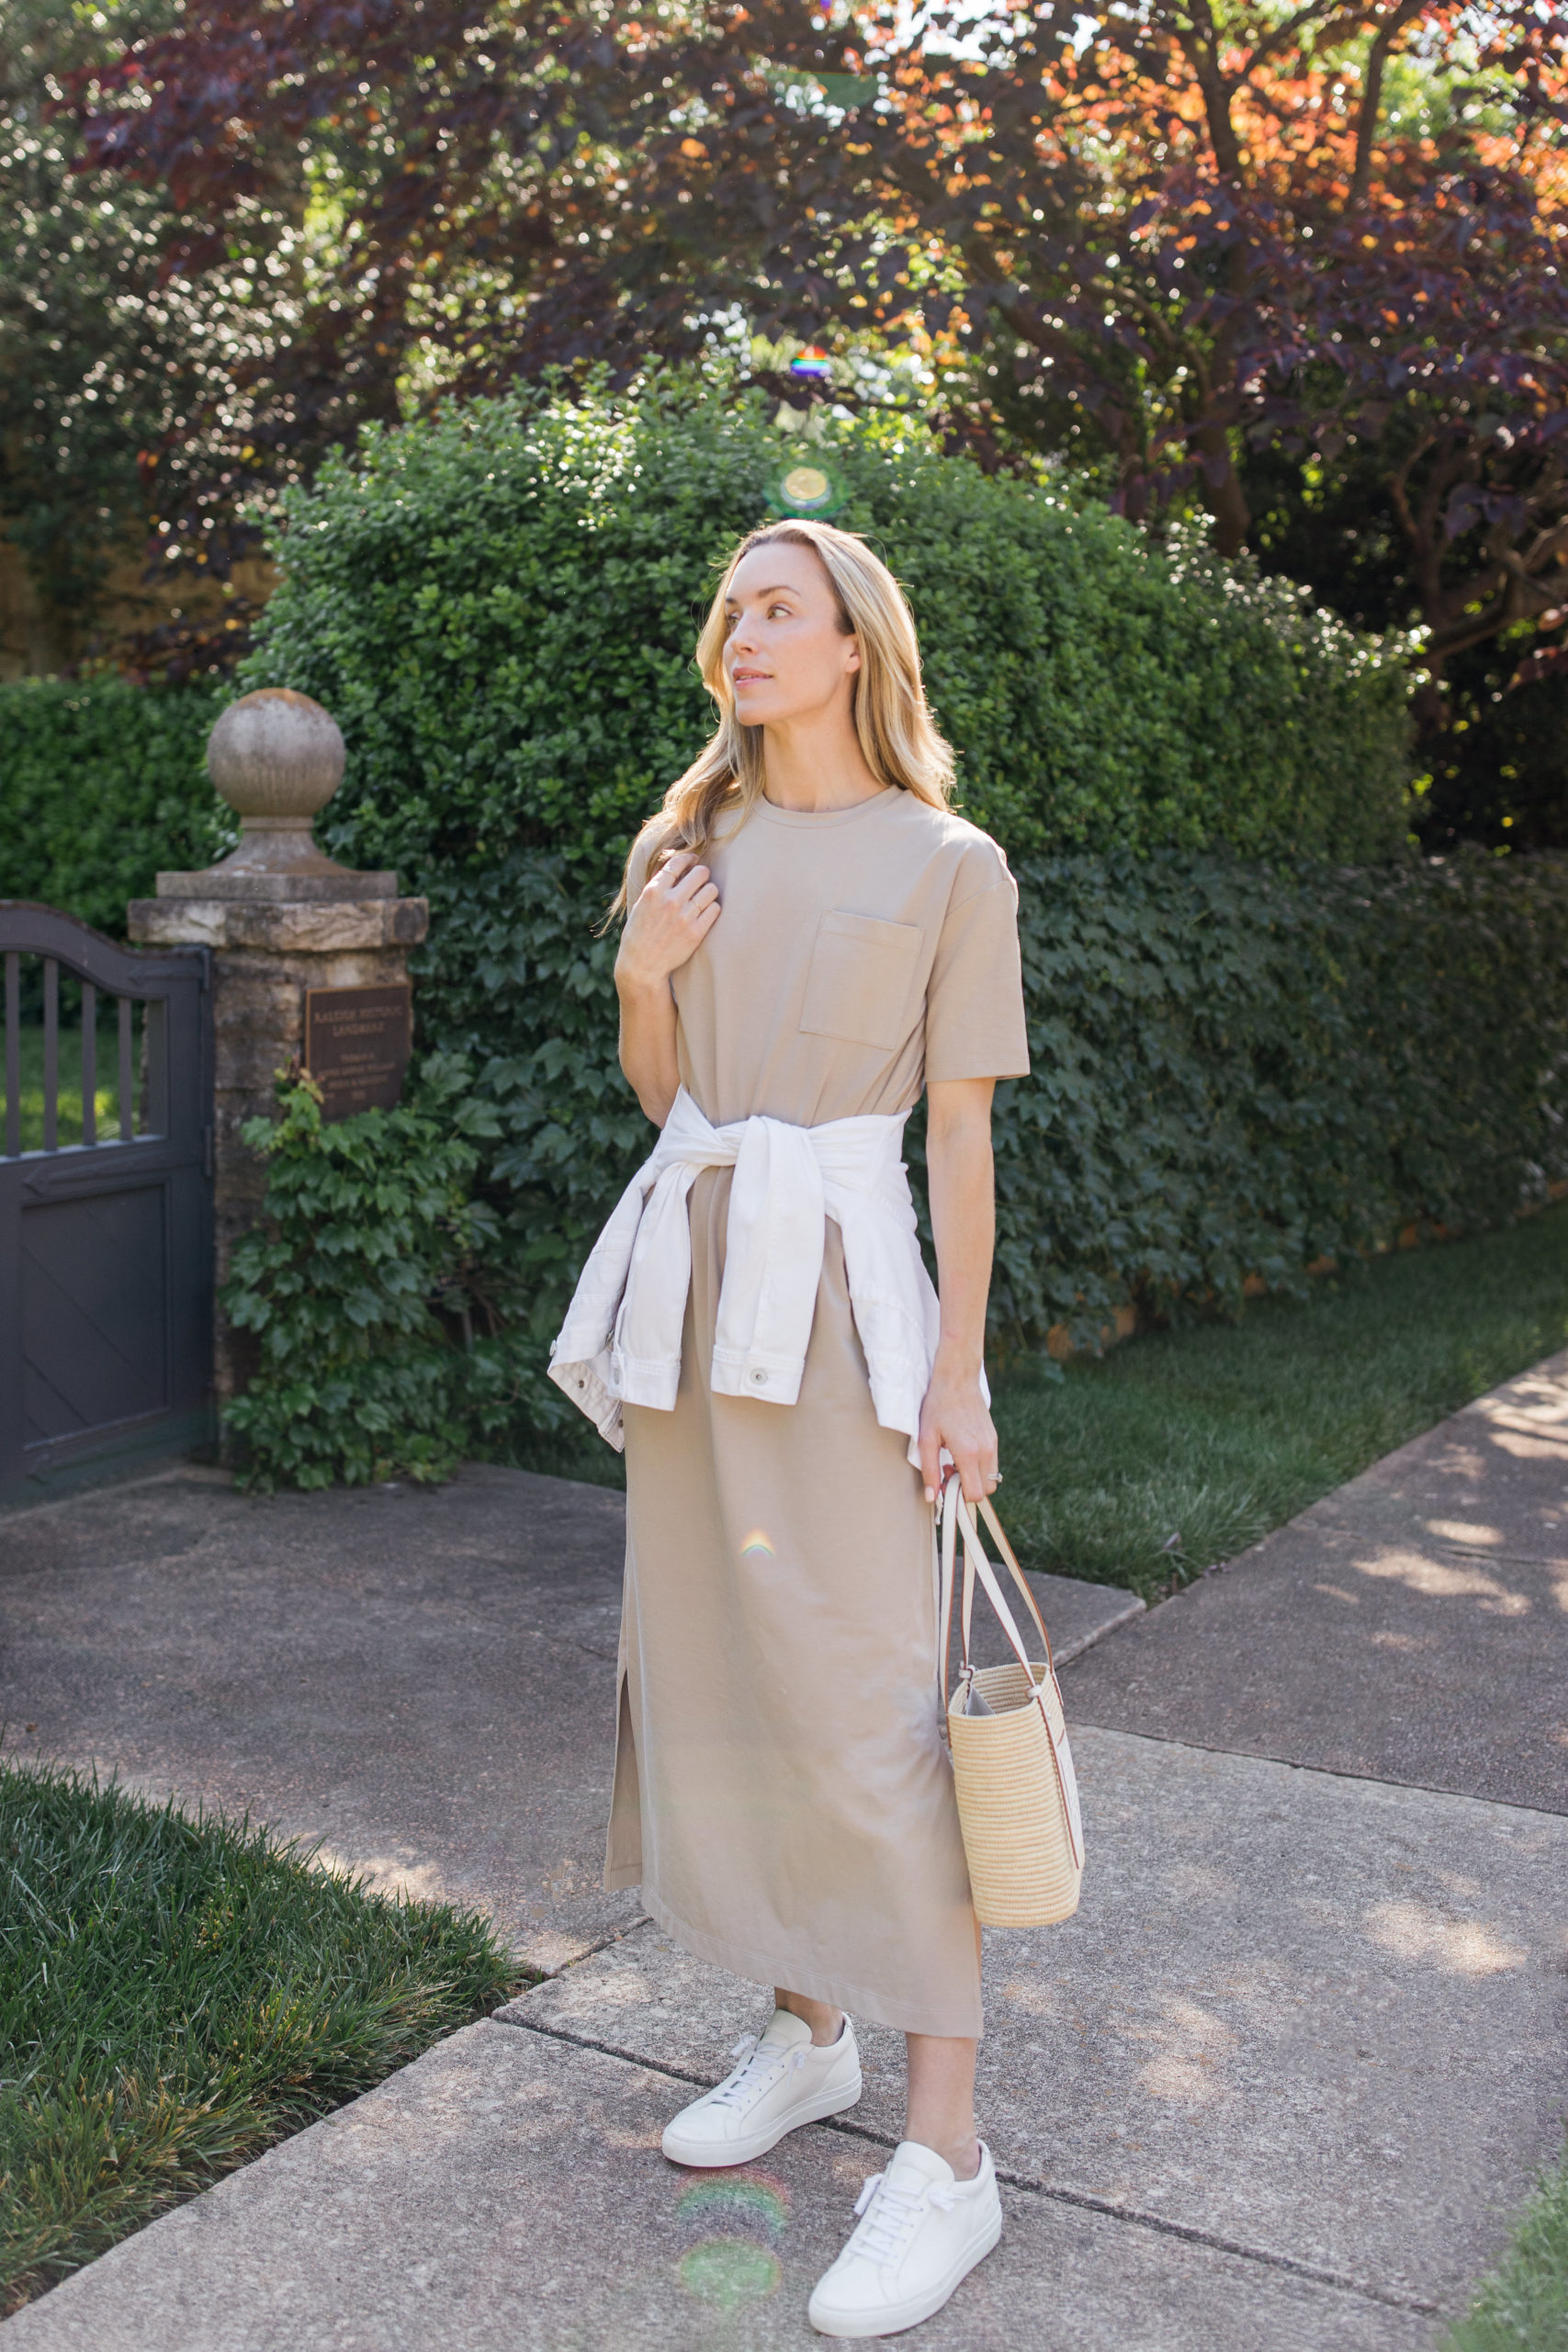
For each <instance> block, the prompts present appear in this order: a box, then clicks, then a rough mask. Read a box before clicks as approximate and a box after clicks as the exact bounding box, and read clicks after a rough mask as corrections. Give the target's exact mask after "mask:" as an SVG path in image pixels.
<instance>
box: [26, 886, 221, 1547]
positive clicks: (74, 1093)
mask: <svg viewBox="0 0 1568 2352" xmlns="http://www.w3.org/2000/svg"><path fill="white" fill-rule="evenodd" d="M0 958H3V961H4V968H5V1098H4V1101H5V1107H4V1116H3V1120H0V1499H4V1500H6V1501H7V1502H10V1501H17V1500H19V1499H22V1498H25V1497H26V1496H27V1495H28V1494H29V1493H32V1494H38V1493H41V1492H44V1491H47V1490H48V1488H49V1487H51V1486H53V1485H56V1484H58V1483H61V1482H62V1481H65V1480H68V1479H70V1478H73V1477H74V1476H76V1475H78V1474H79V1473H81V1474H85V1473H86V1467H87V1465H89V1464H92V1465H99V1464H106V1463H107V1462H109V1461H112V1460H115V1459H116V1458H120V1459H127V1458H133V1457H135V1456H137V1455H139V1454H142V1453H152V1452H162V1451H169V1452H173V1451H175V1450H176V1449H178V1448H180V1447H182V1446H186V1445H189V1444H192V1443H196V1442H201V1441H203V1440H205V1439H206V1438H208V1437H209V1435H210V1434H211V1431H212V1024H211V1018H210V1012H211V997H210V985H211V983H210V958H209V955H208V952H207V950H206V949H205V948H203V947H179V948H169V949H163V950H159V951H156V952H148V951H139V950H135V949H129V948H125V947H120V946H117V945H116V944H115V942H114V941H113V940H110V939H106V938H104V936H103V935H102V933H99V932H96V931H92V930H90V929H89V928H88V926H87V925H86V924H85V923H84V922H77V921H76V920H75V918H74V917H73V916H72V915H66V914H61V913H60V912H58V910H56V909H54V908H52V907H39V906H30V905H28V904H26V903H25V902H23V901H20V900H17V899H0ZM106 1000H109V1001H106ZM111 1001H112V1002H111ZM62 1080H63V1083H62Z"/></svg>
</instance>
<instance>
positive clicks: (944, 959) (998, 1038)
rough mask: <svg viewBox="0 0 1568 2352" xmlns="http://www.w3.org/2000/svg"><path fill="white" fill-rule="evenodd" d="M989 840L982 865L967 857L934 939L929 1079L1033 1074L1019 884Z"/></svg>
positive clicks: (928, 1021)
mask: <svg viewBox="0 0 1568 2352" xmlns="http://www.w3.org/2000/svg"><path fill="white" fill-rule="evenodd" d="M985 846H986V849H987V852H988V853H989V855H988V856H987V857H986V859H985V863H984V865H983V866H980V861H979V859H977V858H976V859H968V858H966V859H965V860H964V870H963V871H961V873H960V875H959V876H958V880H957V884H956V886H955V888H954V891H953V902H952V903H950V905H949V907H948V910H947V913H946V915H945V917H944V919H943V922H942V934H941V937H940V938H939V939H938V941H937V950H936V960H935V962H934V963H933V965H932V967H931V982H930V985H929V987H928V989H927V991H926V1080H927V1083H928V1084H929V1083H930V1082H931V1080H932V1079H935V1080H939V1081H940V1080H942V1079H949V1078H1027V1077H1028V1075H1029V1032H1028V1029H1027V1027H1026V1026H1025V1023H1024V1016H1023V974H1022V969H1021V964H1020V959H1019V951H1018V885H1017V884H1016V883H1015V882H1014V880H1013V878H1012V876H1011V875H1010V873H1009V872H1008V868H1007V861H1006V860H1005V858H1004V857H1003V856H1002V854H1001V852H1000V851H999V850H998V848H997V847H996V846H995V844H994V843H993V842H987V843H986V845H985ZM976 866H980V872H979V874H978V875H976V873H975V872H974V870H973V869H974V868H975V867H976ZM987 869H988V871H987ZM976 879H978V880H979V882H980V887H979V888H977V889H976V888H974V887H973V884H974V882H975V881H976Z"/></svg>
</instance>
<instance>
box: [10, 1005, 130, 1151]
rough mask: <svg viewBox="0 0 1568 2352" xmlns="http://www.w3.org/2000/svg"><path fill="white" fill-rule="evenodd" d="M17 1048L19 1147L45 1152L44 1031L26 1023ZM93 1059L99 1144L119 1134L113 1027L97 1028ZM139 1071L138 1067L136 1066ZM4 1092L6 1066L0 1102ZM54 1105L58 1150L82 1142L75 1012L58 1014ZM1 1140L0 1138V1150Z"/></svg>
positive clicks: (79, 1039) (115, 1033)
mask: <svg viewBox="0 0 1568 2352" xmlns="http://www.w3.org/2000/svg"><path fill="white" fill-rule="evenodd" d="M18 1042H19V1044H20V1046H21V1071H20V1076H21V1081H22V1082H21V1089H20V1102H19V1107H20V1112H21V1138H20V1140H21V1146H22V1149H23V1150H24V1151H41V1150H42V1149H43V1028H42V1025H41V1023H37V1022H24V1023H22V1028H21V1035H20V1038H19V1040H18ZM95 1043H96V1059H95V1065H94V1069H93V1103H94V1114H95V1116H96V1120H97V1127H98V1138H99V1140H100V1142H102V1141H104V1140H105V1139H107V1138H109V1137H112V1136H115V1135H117V1134H118V1131H119V1033H118V1029H117V1028H116V1027H115V1025H114V1023H113V1022H112V1021H108V1020H101V1021H100V1022H99V1023H98V1026H97V1032H96V1039H95ZM136 1051H137V1055H138V1057H140V1054H141V1028H140V1025H138V1028H137V1031H136ZM138 1066H140V1065H139V1063H138ZM4 1088H5V1070H4V1066H3V1065H0V1099H3V1096H4ZM55 1102H56V1104H57V1106H58V1118H59V1125H60V1134H59V1140H60V1143H61V1145H62V1147H63V1146H65V1145H67V1144H73V1143H80V1142H81V1140H82V1023H81V1016H80V1013H79V1012H71V1013H70V1014H69V1017H67V1016H66V1014H64V1013H62V1019H61V1023H60V1075H59V1080H58V1082H57V1091H56V1094H55ZM3 1147H4V1137H3V1136H0V1148H3Z"/></svg>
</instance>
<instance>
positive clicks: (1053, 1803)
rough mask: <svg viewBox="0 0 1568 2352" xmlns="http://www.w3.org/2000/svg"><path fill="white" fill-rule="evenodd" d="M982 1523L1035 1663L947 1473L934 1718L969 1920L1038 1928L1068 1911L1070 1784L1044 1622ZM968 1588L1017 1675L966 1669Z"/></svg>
mask: <svg viewBox="0 0 1568 2352" xmlns="http://www.w3.org/2000/svg"><path fill="white" fill-rule="evenodd" d="M980 1515H981V1517H982V1518H983V1519H984V1521H985V1522H986V1524H987V1527H988V1528H989V1530H990V1532H991V1533H992V1534H993V1535H994V1536H995V1538H996V1541H997V1548H998V1552H999V1553H1000V1555H1001V1556H1002V1558H1003V1559H1004V1560H1005V1561H1006V1562H1007V1564H1008V1566H1009V1567H1010V1569H1011V1571H1012V1575H1013V1581H1014V1582H1015V1583H1016V1585H1017V1586H1018V1589H1019V1590H1020V1592H1021V1593H1022V1595H1023V1598H1024V1600H1025V1601H1026V1602H1027V1603H1028V1607H1029V1613H1030V1615H1031V1616H1032V1618H1033V1620H1034V1623H1035V1624H1036V1625H1037V1626H1038V1628H1039V1631H1040V1640H1041V1644H1042V1645H1043V1649H1044V1652H1045V1656H1044V1657H1043V1659H1032V1658H1031V1657H1030V1656H1029V1654H1028V1652H1027V1651H1026V1650H1025V1648H1024V1646H1023V1641H1022V1638H1021V1635H1020V1633H1019V1630H1018V1626H1017V1624H1016V1623H1015V1622H1014V1620H1013V1614H1012V1611H1011V1610H1010V1608H1009V1607H1008V1604H1007V1600H1006V1597H1005V1596H1004V1594H1003V1591H1002V1589H1001V1586H1000V1584H999V1583H998V1580H997V1576H996V1572H995V1570H994V1569H993V1568H992V1566H991V1564H990V1562H989V1560H988V1559H987V1557H986V1552H985V1546H984V1545H983V1544H982V1543H981V1541H980V1536H979V1532H978V1530H977V1529H976V1524H975V1521H974V1517H973V1514H972V1513H971V1511H970V1508H969V1505H968V1504H967V1503H966V1502H965V1501H964V1491H963V1488H962V1487H961V1486H960V1484H959V1481H958V1476H957V1474H956V1472H954V1473H952V1474H950V1476H949V1477H948V1480H947V1484H946V1486H945V1487H943V1489H942V1602H941V1608H940V1611H939V1619H938V1622H939V1624H940V1626H941V1640H942V1715H943V1718H944V1720H945V1723H946V1725H947V1740H948V1747H949V1751H950V1753H951V1755H952V1758H953V1781H954V1785H955V1787H956V1789H957V1792H958V1820H959V1826H960V1827H961V1828H962V1830H963V1832H964V1855H965V1857H966V1859H967V1860H968V1864H969V1885H970V1891H971V1894H973V1897H974V1902H975V1911H976V1917H978V1918H980V1919H982V1920H984V1921H985V1923H986V1925H987V1927H992V1928H1041V1927H1048V1926H1050V1925H1052V1924H1053V1923H1054V1922H1055V1921H1056V1920H1058V1919H1068V1918H1071V1917H1072V1915H1073V1913H1074V1912H1075V1911H1076V1910H1077V1907H1078V1889H1079V1886H1080V1885H1081V1883H1082V1880H1083V1824H1082V1821H1081V1820H1080V1818H1079V1815H1078V1792H1077V1780H1076V1778H1075V1776H1074V1773H1073V1757H1072V1750H1071V1748H1070V1747H1068V1745H1067V1726H1066V1718H1065V1716H1064V1714H1063V1712H1062V1693H1061V1691H1060V1690H1059V1688H1058V1687H1057V1682H1056V1669H1055V1666H1054V1665H1053V1664H1052V1660H1051V1643H1050V1637H1049V1635H1048V1634H1046V1631H1045V1622H1044V1619H1043V1617H1042V1616H1041V1614H1040V1611H1039V1609H1038V1608H1037V1607H1036V1605H1035V1600H1034V1595H1033V1594H1032V1592H1031V1591H1030V1589H1029V1586H1028V1584H1027V1583H1026V1582H1025V1580H1024V1575H1023V1571H1022V1569H1021V1567H1020V1566H1019V1565H1018V1562H1017V1560H1016V1559H1014V1557H1013V1553H1012V1546H1011V1544H1010V1543H1009V1542H1008V1540H1007V1537H1006V1536H1005V1535H1004V1534H1003V1532H1002V1526H1001V1521H999V1520H998V1517H997V1514H996V1512H995V1510H993V1509H992V1507H991V1504H990V1502H989V1500H988V1499H987V1500H982V1502H981V1504H980ZM960 1534H962V1535H963V1538H964V1600H963V1612H962V1616H961V1619H960V1623H961V1627H962V1634H963V1658H964V1667H963V1671H962V1673H961V1674H960V1676H959V1678H958V1683H957V1687H956V1688H955V1690H954V1691H953V1694H952V1697H951V1698H950V1697H949V1696H948V1688H947V1660H948V1651H949V1648H950V1646H951V1643H952V1638H953V1584H954V1575H953V1568H954V1553H955V1550H956V1546H957V1540H958V1537H959V1535H960ZM976 1577H977V1578H978V1580H979V1582H980V1583H981V1584H982V1585H983V1586H984V1587H985V1589H986V1598H987V1600H988V1601H989V1602H990V1604H991V1606H992V1608H993V1609H994V1610H995V1611H996V1612H997V1615H998V1618H999V1619H1000V1621H1001V1625H1002V1630H1003V1632H1004V1633H1005V1634H1007V1637H1008V1640H1009V1642H1010V1644H1011V1645H1012V1648H1013V1650H1014V1652H1015V1654H1016V1660H1017V1662H1016V1664H1010V1665H1007V1666H983V1667H976V1666H975V1665H974V1664H973V1663H972V1661H971V1659H970V1656H969V1627H970V1619H971V1615H972V1613H973V1609H974V1600H975V1584H976Z"/></svg>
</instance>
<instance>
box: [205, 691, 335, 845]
mask: <svg viewBox="0 0 1568 2352" xmlns="http://www.w3.org/2000/svg"><path fill="white" fill-rule="evenodd" d="M343 760H344V750H343V734H342V731H341V729H339V726H338V723H337V720H336V719H335V718H333V715H332V713H331V712H330V711H326V710H323V709H322V708H321V704H320V703H319V702H312V701H311V699H310V695H300V694H296V693H295V692H294V690H293V688H292V687H291V686H263V687H262V688H261V690H260V692H259V693H257V694H254V695H242V696H241V698H240V700H239V701H238V702H231V704H230V705H229V707H228V708H227V710H225V711H224V712H223V713H222V714H221V716H220V718H219V720H218V724H217V725H216V726H215V727H214V729H213V730H212V733H211V735H210V737H209V740H208V745H207V772H208V774H209V776H210V777H211V778H212V781H213V783H214V785H215V786H217V788H218V790H219V792H220V793H221V795H222V797H223V798H224V799H225V800H226V801H227V802H228V803H229V806H230V808H231V809H233V810H234V812H235V814H236V815H237V816H239V817H240V818H242V819H248V820H252V821H253V822H254V820H255V819H257V818H260V819H262V820H264V822H265V820H267V819H271V820H273V821H274V822H275V823H276V822H278V821H279V820H281V822H282V823H284V824H286V825H299V824H304V825H305V826H307V827H308V826H309V824H310V819H311V818H312V817H313V816H314V815H315V814H316V812H317V810H318V809H324V808H325V807H326V805H327V802H328V801H329V800H330V799H331V798H332V797H333V793H334V792H335V791H336V790H337V788H338V786H339V785H340V784H341V783H342V782H343ZM247 830H248V828H247Z"/></svg>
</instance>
